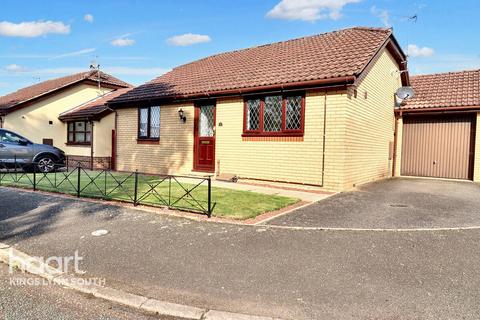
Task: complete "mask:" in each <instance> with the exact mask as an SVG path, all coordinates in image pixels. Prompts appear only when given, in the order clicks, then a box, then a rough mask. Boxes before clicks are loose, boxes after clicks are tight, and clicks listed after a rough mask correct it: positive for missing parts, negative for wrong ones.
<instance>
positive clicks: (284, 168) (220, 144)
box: [216, 91, 324, 185]
mask: <svg viewBox="0 0 480 320" xmlns="http://www.w3.org/2000/svg"><path fill="white" fill-rule="evenodd" d="M323 108H324V92H322V91H316V92H308V93H307V94H306V97H305V134H304V137H303V141H302V139H293V140H295V141H289V140H292V139H285V138H281V139H272V138H265V139H263V141H258V139H250V138H244V139H242V133H243V98H241V97H238V98H233V99H221V100H218V101H217V118H216V119H217V135H216V159H217V172H218V171H219V172H220V174H236V175H238V176H240V177H244V178H255V179H266V180H276V181H288V182H298V183H308V184H317V185H319V184H321V182H322V179H321V178H322V151H323V150H322V135H323ZM220 122H221V123H222V126H220V125H219V123H220ZM252 140H253V141H252Z"/></svg>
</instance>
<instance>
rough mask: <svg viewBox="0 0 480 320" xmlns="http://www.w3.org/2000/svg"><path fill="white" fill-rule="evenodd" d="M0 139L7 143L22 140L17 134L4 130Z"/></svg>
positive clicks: (18, 142)
mask: <svg viewBox="0 0 480 320" xmlns="http://www.w3.org/2000/svg"><path fill="white" fill-rule="evenodd" d="M0 139H1V142H2V143H7V144H18V145H19V144H21V143H20V141H22V140H23V139H22V137H20V136H17V135H16V134H14V133H11V132H8V131H4V132H2V134H1V135H0Z"/></svg>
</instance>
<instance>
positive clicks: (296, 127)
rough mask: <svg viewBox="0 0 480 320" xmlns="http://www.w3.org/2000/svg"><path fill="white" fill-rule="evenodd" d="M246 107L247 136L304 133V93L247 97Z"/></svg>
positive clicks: (245, 132)
mask: <svg viewBox="0 0 480 320" xmlns="http://www.w3.org/2000/svg"><path fill="white" fill-rule="evenodd" d="M244 108H245V110H244V130H243V131H244V132H243V135H245V136H248V135H252V136H255V135H257V136H269V135H277V136H278V135H280V136H281V135H296V136H298V135H303V130H304V112H305V97H304V95H303V94H299V93H295V94H283V95H280V94H278V95H275V94H272V95H265V96H261V97H253V98H246V99H245V103H244Z"/></svg>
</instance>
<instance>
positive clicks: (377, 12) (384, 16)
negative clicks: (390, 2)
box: [370, 6, 391, 27]
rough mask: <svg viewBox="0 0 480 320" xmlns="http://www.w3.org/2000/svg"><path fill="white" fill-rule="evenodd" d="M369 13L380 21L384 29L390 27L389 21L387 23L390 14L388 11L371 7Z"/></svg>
mask: <svg viewBox="0 0 480 320" xmlns="http://www.w3.org/2000/svg"><path fill="white" fill-rule="evenodd" d="M370 11H371V12H372V14H373V15H374V16H376V17H377V18H379V19H380V21H382V23H383V25H384V26H385V27H391V24H390V21H389V19H390V13H389V12H388V10H383V9H377V7H375V6H372V8H370Z"/></svg>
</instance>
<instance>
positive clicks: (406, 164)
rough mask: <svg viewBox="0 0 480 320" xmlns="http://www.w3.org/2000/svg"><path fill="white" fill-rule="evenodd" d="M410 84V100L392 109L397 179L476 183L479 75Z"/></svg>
mask: <svg viewBox="0 0 480 320" xmlns="http://www.w3.org/2000/svg"><path fill="white" fill-rule="evenodd" d="M411 81H412V86H413V89H414V91H415V97H414V98H413V99H410V100H407V103H406V104H404V105H402V106H400V107H399V108H397V109H396V110H395V112H396V119H397V125H396V126H397V128H398V136H397V148H396V149H397V152H396V154H397V156H396V165H395V173H396V175H397V176H400V175H402V176H421V177H435V178H451V179H464V180H473V181H476V182H480V136H479V135H478V133H479V132H480V70H472V71H461V72H450V73H439V74H430V75H421V76H415V77H412V78H411Z"/></svg>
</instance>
